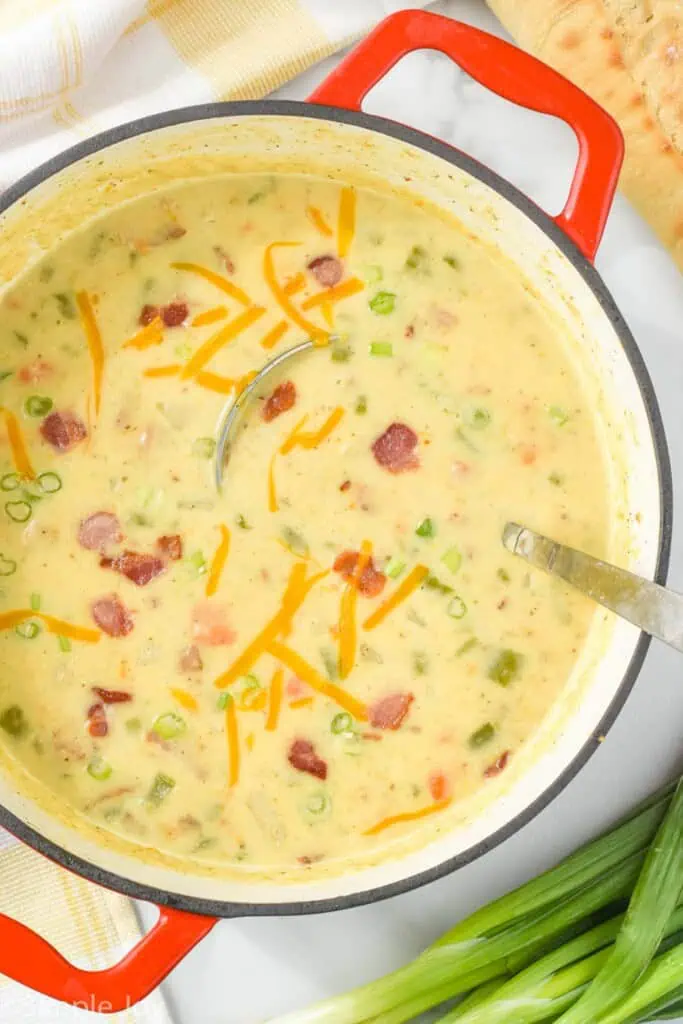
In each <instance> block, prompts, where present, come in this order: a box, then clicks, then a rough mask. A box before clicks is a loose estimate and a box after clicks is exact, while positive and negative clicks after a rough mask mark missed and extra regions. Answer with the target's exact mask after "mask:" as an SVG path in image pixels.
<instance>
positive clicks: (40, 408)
mask: <svg viewBox="0 0 683 1024" xmlns="http://www.w3.org/2000/svg"><path fill="white" fill-rule="evenodd" d="M53 405H54V402H53V401H52V399H51V398H48V397H47V395H29V396H28V398H27V399H26V401H25V402H24V412H25V413H26V415H27V416H35V417H37V418H39V417H43V416H47V414H48V413H49V411H50V409H51V408H52V406H53Z"/></svg>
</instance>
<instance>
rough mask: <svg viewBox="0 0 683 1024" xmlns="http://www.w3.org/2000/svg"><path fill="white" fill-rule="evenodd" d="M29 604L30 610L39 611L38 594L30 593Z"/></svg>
mask: <svg viewBox="0 0 683 1024" xmlns="http://www.w3.org/2000/svg"><path fill="white" fill-rule="evenodd" d="M29 604H30V605H31V610H32V611H34V612H39V611H40V594H31V597H30V599H29Z"/></svg>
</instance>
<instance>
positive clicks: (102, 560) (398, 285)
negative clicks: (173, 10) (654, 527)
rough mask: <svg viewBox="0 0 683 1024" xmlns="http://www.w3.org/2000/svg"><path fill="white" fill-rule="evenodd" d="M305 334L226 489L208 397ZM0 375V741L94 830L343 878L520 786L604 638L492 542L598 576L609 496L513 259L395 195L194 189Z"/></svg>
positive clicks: (133, 211)
mask: <svg viewBox="0 0 683 1024" xmlns="http://www.w3.org/2000/svg"><path fill="white" fill-rule="evenodd" d="M309 337H310V338H313V339H314V340H315V341H316V342H317V343H318V344H317V346H316V347H315V348H314V349H312V350H310V351H309V352H307V353H306V354H304V355H302V356H301V357H300V358H299V359H298V361H296V362H293V363H291V364H289V365H288V366H287V367H286V369H285V371H284V373H283V375H282V376H281V377H280V378H279V379H277V378H276V379H275V380H272V379H271V382H270V387H269V391H268V393H265V394H264V395H262V396H261V397H259V398H258V399H257V400H256V401H255V402H254V404H253V405H252V406H251V407H250V409H249V411H248V414H247V415H246V417H245V419H244V421H243V424H242V427H241V429H240V432H239V434H238V437H237V439H236V443H235V445H234V448H233V452H232V456H231V458H230V461H229V464H228V466H227V468H226V478H225V484H224V488H223V493H222V494H221V495H218V494H217V493H216V490H215V487H214V484H213V467H212V455H213V452H214V448H215V441H214V437H215V433H216V425H217V422H218V419H219V416H220V413H221V410H222V409H223V407H224V405H225V403H226V402H227V401H229V400H231V399H234V396H235V394H236V393H237V392H238V391H239V389H240V388H242V387H244V385H245V384H246V382H248V381H249V379H250V378H251V376H252V375H253V374H254V372H255V370H256V369H257V368H259V367H260V366H262V365H263V364H264V363H265V362H266V361H267V360H268V359H269V358H271V357H272V356H273V355H275V354H277V353H278V352H280V351H284V350H285V349H286V348H289V347H291V346H293V345H294V344H296V343H297V342H300V341H302V340H304V339H306V338H309ZM0 353H1V356H2V358H1V360H0V370H1V371H2V372H1V374H0V379H1V383H0V404H1V406H2V413H1V414H0V471H1V472H0V488H1V492H0V499H1V502H0V524H1V525H0V576H1V578H0V665H1V672H0V739H1V741H2V743H3V744H4V745H6V747H8V748H9V750H10V751H11V753H12V755H13V756H14V757H15V758H16V759H17V760H18V761H19V762H20V763H21V764H22V765H23V766H24V767H25V768H26V769H27V770H28V771H29V772H30V773H31V774H32V775H33V776H34V777H37V778H38V779H39V780H41V782H43V783H45V784H46V785H47V786H48V787H50V789H51V790H53V791H56V792H57V793H58V794H59V795H60V797H62V798H63V800H64V801H65V802H66V804H68V805H70V806H71V807H72V808H73V809H74V810H75V811H76V812H77V813H78V814H82V815H84V816H85V817H87V818H88V819H89V820H90V821H94V822H95V823H96V824H97V825H98V826H100V827H101V828H103V829H104V830H107V831H108V832H115V833H118V834H119V835H120V836H124V837H126V838H128V839H130V840H132V841H133V842H135V843H136V844H141V845H144V846H148V847H151V848H155V849H158V850H162V851H168V852H169V853H172V854H175V855H179V856H182V857H188V858H193V859H197V860H202V861H205V862H213V863H216V864H223V865H228V864H230V865H236V866H243V867H248V868H250V869H255V868H259V869H263V870H266V871H270V872H272V873H282V872H285V873H286V872H287V871H289V870H290V869H296V870H304V869H308V868H309V867H310V866H311V865H313V864H317V863H319V862H325V863H327V864H332V865H337V867H338V868H339V870H341V869H342V868H343V867H344V866H345V865H346V866H348V865H349V864H351V863H353V861H354V858H358V857H359V856H360V857H363V856H367V855H369V854H372V853H373V851H378V852H381V848H382V847H383V846H386V845H387V844H388V843H390V842H391V841H393V840H394V839H395V838H396V837H399V838H400V837H402V836H408V834H409V833H412V832H415V833H416V834H417V833H418V832H419V830H421V829H424V828H426V822H425V819H426V818H427V817H428V816H429V817H431V818H432V821H431V822H430V824H433V823H434V822H435V821H437V820H438V821H442V822H443V824H444V827H447V823H448V820H449V815H450V814H451V813H452V810H453V808H454V807H459V806H460V807H461V806H462V805H463V802H465V801H467V800H468V799H469V798H471V797H473V796H474V795H476V794H478V792H479V791H480V790H482V789H485V788H486V787H489V788H491V789H495V788H496V781H495V780H497V779H499V777H500V776H501V775H502V774H503V773H505V772H506V771H507V772H508V773H510V771H511V767H514V763H515V759H516V758H518V757H519V756H520V751H521V748H522V747H523V745H524V744H525V742H526V741H528V740H529V738H530V736H531V735H532V734H533V733H534V732H535V731H536V730H537V729H538V727H539V725H540V723H541V722H542V720H543V718H544V716H545V715H546V714H547V712H548V710H549V708H550V707H551V705H553V703H554V701H555V700H556V699H557V697H558V695H559V694H560V692H561V691H562V690H563V688H564V687H565V685H566V683H567V680H568V678H569V677H570V675H571V673H572V669H573V667H574V666H575V665H576V662H577V659H578V658H579V656H580V653H581V650H582V648H583V646H584V644H585V642H586V637H587V633H588V630H589V626H590V622H591V617H592V614H593V612H592V608H591V606H590V604H589V603H588V602H587V601H585V600H584V599H582V598H581V597H580V596H579V595H577V594H575V593H572V592H569V591H568V590H567V589H565V588H564V587H563V586H562V585H560V584H558V583H556V582H554V581H552V580H550V579H548V578H546V577H542V576H541V575H540V574H536V573H530V571H529V569H528V567H527V566H526V565H525V564H524V563H522V562H521V561H518V560H515V559H514V558H513V557H512V556H510V555H508V554H507V553H506V552H505V551H504V550H503V548H502V546H501V542H500V538H501V531H502V528H503V525H504V523H505V522H506V521H507V520H508V519H517V520H519V521H521V522H526V523H528V524H529V525H531V526H534V527H536V528H538V529H541V530H543V531H544V532H546V533H548V534H550V535H552V536H555V537H557V538H558V539H561V540H563V541H565V542H568V543H571V544H573V545H575V546H578V547H582V548H587V549H589V550H591V551H592V552H595V553H597V554H604V553H605V550H606V542H607V519H608V488H607V483H606V468H605V464H604V457H603V453H602V449H601V445H600V442H599V436H598V430H597V424H596V417H595V414H594V412H593V411H592V410H591V409H590V408H587V406H586V402H585V399H584V395H583V393H582V390H581V385H580V376H579V373H578V372H577V370H576V368H575V367H574V366H573V365H572V361H571V358H570V356H569V354H568V351H567V349H566V347H565V345H564V343H563V339H562V336H561V331H560V328H559V326H558V324H557V323H556V322H555V320H554V319H553V318H552V316H551V315H550V314H549V313H548V312H547V310H546V309H545V308H544V307H543V306H542V304H541V303H540V301H539V299H538V298H537V296H535V295H534V294H533V293H532V291H531V290H530V289H529V288H528V287H527V286H526V285H525V282H524V281H523V279H522V278H521V277H520V276H519V275H518V273H517V271H516V270H515V269H514V268H513V267H511V266H510V265H508V264H507V263H506V262H505V261H504V260H503V259H502V258H500V257H499V255H497V254H495V253H493V252H492V251H491V250H489V249H488V248H486V247H485V246H484V245H483V244H481V243H480V242H478V241H477V239H476V238H474V237H472V236H471V235H470V234H468V233H467V232H466V231H464V230H463V229H462V227H461V226H459V225H458V224H457V223H456V222H454V221H449V220H444V219H442V218H440V217H439V216H437V215H436V214H435V213H434V212H433V211H428V210H426V209H422V208H420V207H418V206H414V205H411V204H409V203H408V202H407V201H405V200H403V199H400V198H396V197H392V196H389V195H382V194H379V193H374V192H371V191H364V190H357V191H356V190H354V189H352V188H343V189H340V188H339V187H338V186H337V185H335V184H333V183H330V182H326V181H323V180H318V179H315V178H305V177H297V176H291V177H290V176H279V177H266V176H264V177H248V176H226V177H221V178H216V179H211V180H209V181H206V182H202V183H201V184H197V183H191V182H190V183H187V184H184V185H182V186H175V187H173V188H171V189H169V190H168V191H165V192H162V193H158V194H156V195H152V196H149V197H146V198H144V199H141V200H138V201H136V202H134V203H132V204H129V205H127V206H125V207H122V208H121V209H119V210H117V211H116V212H115V213H113V214H111V215H108V216H107V217H106V218H105V219H102V220H100V221H99V222H97V223H95V224H94V225H91V226H89V227H87V229H83V230H81V231H80V232H78V233H77V234H75V235H73V236H71V237H70V238H69V239H68V240H67V241H66V242H65V243H64V244H63V245H62V246H61V247H60V248H58V249H57V250H55V251H53V252H52V253H50V254H49V255H48V256H47V257H45V258H44V259H43V260H42V261H41V262H40V263H39V264H38V265H37V266H36V267H35V268H34V269H33V270H32V271H31V272H30V273H29V274H27V275H26V276H24V277H23V278H21V279H20V280H19V281H18V282H17V283H16V284H15V285H14V286H13V288H12V289H11V290H10V291H9V292H8V293H7V294H6V295H5V297H4V300H3V302H2V318H1V320H0ZM432 816H433V817H432Z"/></svg>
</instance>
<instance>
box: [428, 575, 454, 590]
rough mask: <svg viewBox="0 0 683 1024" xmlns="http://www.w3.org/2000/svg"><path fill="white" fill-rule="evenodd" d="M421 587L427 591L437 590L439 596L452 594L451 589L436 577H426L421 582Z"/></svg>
mask: <svg viewBox="0 0 683 1024" xmlns="http://www.w3.org/2000/svg"><path fill="white" fill-rule="evenodd" d="M422 586H423V587H427V589H428V590H438V592H439V593H440V594H452V593H453V587H449V586H448V584H447V583H442V582H441V580H440V579H439V578H438V577H437V576H432V575H431V573H430V575H429V576H426V577H425V579H424V580H423V582H422Z"/></svg>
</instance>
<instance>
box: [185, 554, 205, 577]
mask: <svg viewBox="0 0 683 1024" xmlns="http://www.w3.org/2000/svg"><path fill="white" fill-rule="evenodd" d="M185 561H186V563H187V565H188V567H189V569H190V570H191V571H192V573H193V575H194V577H195V578H196V579H198V578H199V577H200V576H204V575H205V574H206V571H207V569H206V559H205V558H204V555H203V554H202V552H201V551H193V552H192V554H191V555H188V557H187V558H186V559H185Z"/></svg>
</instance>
